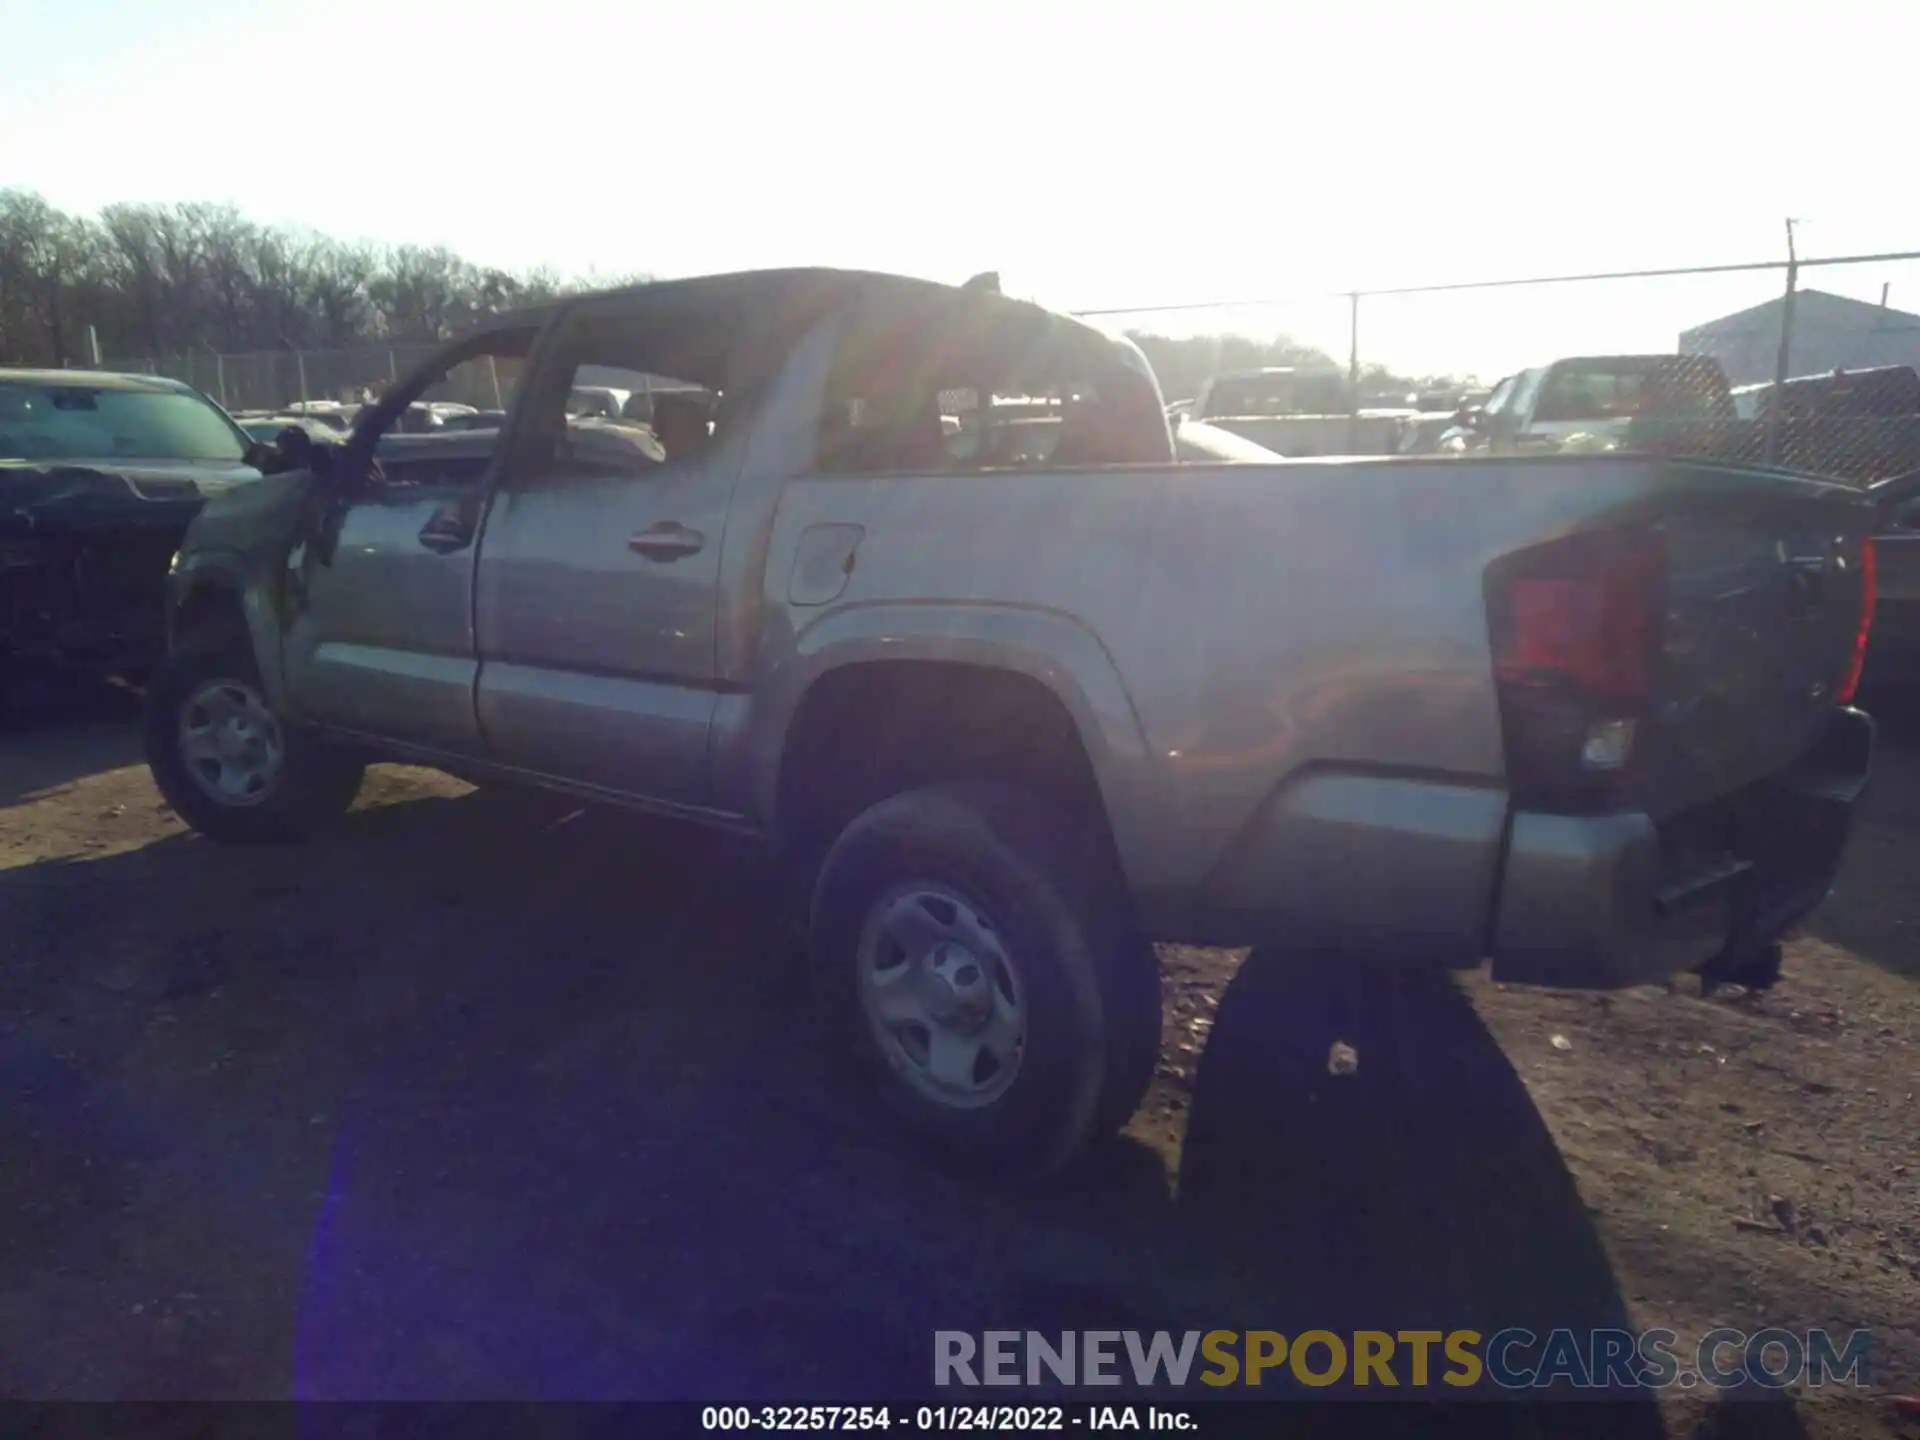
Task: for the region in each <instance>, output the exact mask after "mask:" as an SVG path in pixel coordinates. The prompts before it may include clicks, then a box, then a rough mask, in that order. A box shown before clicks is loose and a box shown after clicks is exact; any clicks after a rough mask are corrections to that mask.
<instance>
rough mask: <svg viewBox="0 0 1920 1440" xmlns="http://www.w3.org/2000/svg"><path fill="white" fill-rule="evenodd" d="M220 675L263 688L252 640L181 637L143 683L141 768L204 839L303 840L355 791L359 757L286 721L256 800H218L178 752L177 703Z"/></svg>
mask: <svg viewBox="0 0 1920 1440" xmlns="http://www.w3.org/2000/svg"><path fill="white" fill-rule="evenodd" d="M221 680H227V681H232V682H235V683H237V684H239V685H243V686H246V687H248V688H249V689H251V690H252V691H254V692H255V693H257V694H264V690H263V688H262V686H261V684H260V672H259V669H258V667H257V666H256V665H255V664H254V659H253V650H252V647H251V646H250V645H249V644H248V642H247V640H246V638H245V637H244V636H241V635H236V634H234V633H233V632H231V631H208V632H205V633H203V634H201V635H198V636H191V635H190V636H187V637H185V638H184V640H183V642H182V644H181V645H180V646H179V647H178V648H176V649H175V650H173V651H172V652H171V653H170V654H169V655H168V656H167V657H166V659H164V660H162V661H161V662H160V664H159V665H158V666H157V667H156V668H155V670H154V672H153V676H152V679H151V681H150V682H149V684H148V686H147V703H146V718H145V731H146V750H147V767H148V769H150V770H151V771H152V772H153V779H154V783H155V784H156V785H158V786H159V788H160V793H161V794H162V795H163V796H165V797H166V801H167V803H168V804H169V805H171V806H172V807H173V809H174V812H175V813H176V814H177V815H179V816H180V818H181V819H182V820H184V821H186V822H187V824H189V825H190V826H192V827H193V828H194V829H195V830H197V831H199V832H200V834H202V835H205V836H206V837H207V838H208V839H210V840H221V841H225V842H228V843H231V844H243V845H244V844H250V845H261V844H283V843H287V842H290V841H295V840H304V839H305V838H306V837H307V836H309V835H311V834H313V832H314V831H316V830H318V829H320V828H321V827H322V826H324V825H326V824H327V823H328V822H329V821H332V820H335V819H337V818H339V816H341V815H343V814H344V813H346V810H347V808H348V807H349V806H350V805H352V804H353V801H354V797H355V796H356V795H358V794H359V793H360V781H361V778H362V777H363V776H364V775H365V773H366V764H365V762H364V761H363V760H361V759H360V758H358V757H357V756H355V755H353V754H351V753H350V752H348V751H345V750H341V749H336V748H334V747H330V746H328V745H326V744H324V743H322V742H321V741H320V740H319V738H318V737H316V736H314V735H312V734H310V733H307V732H304V731H302V730H299V729H297V728H295V727H293V726H286V727H284V729H283V731H282V736H283V746H284V753H285V759H284V762H283V764H282V766H281V769H280V772H279V776H278V778H277V779H276V780H275V781H274V782H273V784H272V785H271V787H270V788H269V789H268V790H267V791H266V792H265V793H264V794H263V796H262V797H261V798H260V799H258V800H255V801H253V802H252V803H250V804H244V805H239V804H223V803H221V802H220V801H219V800H218V799H216V798H215V797H214V796H213V795H211V794H209V793H208V791H207V790H206V789H204V788H203V787H202V786H201V785H200V783H199V782H198V781H197V780H196V779H195V778H194V777H193V775H191V774H190V773H189V772H188V769H187V763H186V761H185V759H184V758H183V757H182V756H181V753H180V744H179V733H180V727H181V725H182V724H183V723H184V716H183V710H184V707H185V706H186V704H187V702H188V701H189V700H190V699H191V698H192V697H193V695H194V694H195V693H196V692H197V691H199V690H200V689H201V688H202V687H204V686H205V685H207V684H208V683H209V682H214V681H221Z"/></svg>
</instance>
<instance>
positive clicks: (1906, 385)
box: [1733, 365, 1920, 420]
mask: <svg viewBox="0 0 1920 1440" xmlns="http://www.w3.org/2000/svg"><path fill="white" fill-rule="evenodd" d="M1776 389H1778V390H1779V393H1780V394H1781V395H1782V396H1783V397H1784V399H1783V401H1782V403H1781V407H1780V408H1781V418H1782V419H1783V420H1812V419H1848V420H1891V419H1898V418H1901V417H1904V416H1909V415H1914V414H1920V370H1916V369H1915V368H1914V367H1913V366H1911V365H1881V366H1876V367H1873V368H1870V369H1866V370H1833V371H1830V372H1828V373H1827V374H1825V375H1798V376H1795V377H1794V378H1793V379H1791V380H1789V381H1787V383H1786V385H1785V386H1784V387H1776V386H1775V385H1774V384H1773V383H1772V382H1771V381H1767V382H1764V383H1762V384H1759V385H1742V386H1740V387H1739V388H1738V389H1736V390H1735V391H1734V392H1733V401H1734V407H1735V408H1736V409H1737V410H1738V412H1739V414H1740V415H1741V417H1742V418H1743V419H1750V420H1764V419H1765V418H1766V417H1767V415H1768V414H1769V413H1770V412H1771V411H1772V410H1773V409H1774V408H1775V398H1774V397H1775V392H1776Z"/></svg>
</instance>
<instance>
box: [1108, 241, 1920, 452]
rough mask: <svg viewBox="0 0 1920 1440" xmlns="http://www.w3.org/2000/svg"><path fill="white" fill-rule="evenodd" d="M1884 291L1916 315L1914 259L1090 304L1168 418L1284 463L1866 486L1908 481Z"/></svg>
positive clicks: (1904, 386) (1912, 380) (1906, 330)
mask: <svg viewBox="0 0 1920 1440" xmlns="http://www.w3.org/2000/svg"><path fill="white" fill-rule="evenodd" d="M1900 297H1905V298H1906V299H1908V300H1909V301H1910V302H1911V303H1913V304H1914V305H1915V306H1916V308H1920V252H1896V253H1892V254H1886V255H1878V256H1869V257H1851V258H1847V259H1842V260H1828V259H1816V260H1805V261H1799V260H1795V261H1782V262H1778V263H1774V262H1755V263H1753V264H1747V265H1727V266H1714V267H1704V268H1700V267H1696V268H1686V269H1674V270H1660V271H1641V272H1634V273H1630V274H1624V273H1623V274H1614V275H1590V276H1569V277H1559V278H1550V279H1541V280H1511V281H1505V280H1493V281H1476V282H1468V283H1463V284H1454V285H1431V286H1417V287H1411V288H1406V289H1395V290H1374V291H1361V292H1357V293H1354V292H1349V293H1347V294H1344V295H1340V294H1329V293H1326V292H1321V293H1319V294H1302V295H1298V296H1294V297H1291V298H1287V297H1282V298H1276V299H1271V300H1262V301H1257V302H1249V303H1244V304H1238V305H1223V306H1204V307H1202V306H1187V307H1166V308H1163V309H1158V310H1154V311H1141V312H1127V311H1119V310H1105V311H1097V312H1088V313H1090V314H1093V315H1096V316H1098V318H1099V319H1100V320H1101V321H1102V323H1105V324H1108V325H1110V326H1117V327H1119V328H1123V329H1125V330H1127V331H1129V332H1131V333H1133V334H1134V335H1135V337H1136V338H1137V339H1139V340H1140V342H1141V344H1142V346H1143V348H1144V349H1145V350H1146V351H1147V354H1148V358H1149V359H1150V360H1151V361H1152V362H1153V364H1154V367H1155V370H1156V372H1157V373H1158V374H1159V376H1160V379H1161V384H1162V387H1163V389H1164V390H1165V391H1166V393H1167V398H1168V399H1169V401H1171V402H1174V407H1173V408H1174V409H1175V411H1176V413H1178V414H1180V415H1181V417H1182V418H1183V420H1184V419H1186V418H1193V419H1200V420H1204V421H1207V422H1208V423H1214V424H1219V425H1221V426H1222V427H1223V428H1226V429H1230V430H1233V431H1235V432H1236V433H1239V434H1241V435H1243V436H1245V437H1246V438H1248V439H1252V440H1255V441H1256V442H1258V443H1260V444H1262V445H1265V446H1267V447H1268V448H1269V449H1273V450H1276V451H1278V452H1279V453H1281V454H1284V455H1289V456H1314V455H1334V454H1407V455H1414V454H1438V455H1486V454H1495V455H1499V454H1583V453H1584V454H1595V453H1601V454H1604V453H1624V454H1655V455H1668V456H1697V457H1701V458H1709V459H1714V460H1720V461H1724V462H1728V463H1734V464H1751V465H1778V466H1783V467H1787V468H1790V469H1795V470H1801V471H1805V472H1809V473H1812V474H1816V475H1821V476H1825V477H1829V478H1834V479H1839V480H1845V481H1848V482H1851V483H1855V484H1862V485H1865V484H1872V483H1873V482H1875V481H1878V480H1883V479H1887V478H1890V477H1892V476H1895V475H1900V474H1905V473H1909V472H1912V471H1915V470H1920V313H1909V312H1907V311H1905V310H1902V309H1901V308H1900V306H1899V304H1898V299H1899V298H1900ZM1289 370H1290V371H1291V372H1292V373H1291V374H1288V373H1287V372H1288V371H1289ZM1783 382H1784V383H1783Z"/></svg>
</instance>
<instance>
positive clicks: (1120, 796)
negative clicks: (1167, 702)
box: [753, 601, 1158, 863]
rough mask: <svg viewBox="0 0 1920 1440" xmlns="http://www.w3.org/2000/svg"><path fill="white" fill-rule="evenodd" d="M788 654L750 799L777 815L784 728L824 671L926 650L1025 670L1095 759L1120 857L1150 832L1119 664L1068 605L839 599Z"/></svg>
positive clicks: (1150, 778) (1140, 741)
mask: <svg viewBox="0 0 1920 1440" xmlns="http://www.w3.org/2000/svg"><path fill="white" fill-rule="evenodd" d="M789 654H790V657H791V658H790V663H789V664H787V665H785V666H780V667H776V668H774V669H772V670H770V671H769V672H768V677H769V680H770V681H771V682H772V683H771V684H770V685H769V688H768V691H767V697H766V698H767V704H766V705H765V706H764V708H762V709H761V711H760V716H759V719H760V724H759V726H758V727H756V728H757V729H758V730H759V736H758V743H756V744H755V746H754V749H755V751H756V752H757V753H759V754H763V755H771V756H772V757H773V763H771V764H768V765H765V766H763V767H761V770H760V773H759V775H758V776H757V777H756V783H755V790H756V793H755V794H754V796H753V802H754V811H755V813H757V814H760V815H763V816H766V817H768V818H769V819H770V820H771V821H772V822H773V824H774V825H775V826H777V825H778V823H779V815H778V807H779V788H780V775H781V771H782V769H783V768H784V764H785V757H786V743H787V737H788V736H789V734H790V733H791V729H792V725H793V722H794V719H795V717H796V716H797V715H798V714H799V713H800V708H801V706H802V705H803V704H804V703H805V700H806V697H807V696H808V695H809V694H811V693H812V692H813V689H814V686H815V685H816V684H818V683H819V682H820V681H821V680H822V679H824V678H825V677H826V676H828V675H830V674H833V673H835V672H838V671H841V670H844V669H846V668H847V667H848V666H853V665H864V664H886V663H889V662H899V661H922V662H934V663H945V664H955V665H977V666H979V667H981V668H982V669H989V670H1000V671H1008V672H1012V673H1015V674H1020V675H1024V676H1026V677H1028V678H1029V679H1032V680H1034V681H1036V682H1038V683H1039V684H1040V685H1042V686H1044V687H1045V688H1046V690H1047V691H1048V693H1050V694H1051V695H1052V696H1053V697H1054V698H1055V699H1056V700H1058V701H1059V702H1060V703H1061V705H1062V706H1063V707H1064V708H1065V709H1066V712H1067V715H1068V717H1069V718H1070V719H1071V720H1072V722H1073V725H1074V728H1075V730H1076V731H1077V732H1078V734H1079V736H1080V742H1081V744H1082V746H1083V747H1085V749H1086V752H1087V758H1088V760H1089V761H1090V762H1091V765H1092V768H1093V774H1094V778H1095V780H1096V781H1097V782H1098V784H1099V787H1100V795H1101V801H1102V803H1103V804H1104V806H1105V807H1106V811H1107V821H1108V825H1109V827H1110V828H1111V830H1112V832H1113V838H1114V842H1115V844H1116V846H1118V848H1119V850H1120V856H1121V860H1122V862H1123V863H1126V862H1128V861H1129V860H1130V859H1131V857H1132V851H1133V847H1134V846H1135V845H1136V844H1138V843H1139V841H1140V839H1141V837H1143V835H1144V834H1145V833H1146V832H1145V831H1144V829H1143V822H1144V821H1145V819H1146V816H1147V812H1148V811H1149V810H1150V808H1151V806H1152V804H1153V795H1154V791H1155V788H1156V780H1157V774H1158V771H1157V767H1156V766H1155V765H1154V764H1153V752H1152V749H1151V747H1150V746H1149V744H1148V742H1147V737H1146V733H1145V730H1144V728H1143V727H1142V725H1141V723H1140V716H1139V712H1138V710H1137V709H1136V707H1135V706H1134V703H1133V698H1132V696H1131V695H1130V694H1129V693H1128V691H1127V688H1126V684H1125V682H1124V681H1123V680H1122V679H1121V677H1120V671H1119V667H1118V666H1117V665H1115V663H1114V660H1113V656H1112V655H1111V654H1110V653H1109V652H1108V650H1107V648H1106V646H1105V644H1103V643H1102V642H1101V640H1100V638H1099V636H1097V635H1096V634H1094V632H1093V631H1092V630H1090V629H1088V628H1087V627H1086V626H1085V625H1083V624H1081V623H1080V622H1079V621H1078V620H1077V619H1075V618H1074V617H1073V616H1071V615H1068V614H1066V613H1065V612H1063V611H1058V610H1051V609H1045V608H1041V607H1036V606H1017V605H990V604H980V603H977V602H966V601H918V602H914V601H875V602H871V603H864V604H854V605H846V606H841V607H838V608H836V609H834V610H833V611H831V612H830V613H828V614H826V615H822V616H820V617H819V618H818V619H816V620H814V621H813V623H811V624H809V625H807V626H806V627H805V628H804V629H802V630H800V631H799V632H798V633H797V634H795V635H794V637H793V644H792V649H791V651H790V652H789Z"/></svg>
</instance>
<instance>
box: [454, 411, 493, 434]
mask: <svg viewBox="0 0 1920 1440" xmlns="http://www.w3.org/2000/svg"><path fill="white" fill-rule="evenodd" d="M506 421H507V412H506V411H504V410H476V411H474V412H473V413H472V414H471V415H449V416H447V417H446V418H445V420H444V421H443V422H442V425H441V428H442V429H444V430H498V429H499V428H500V427H501V426H502V425H504V424H506Z"/></svg>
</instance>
